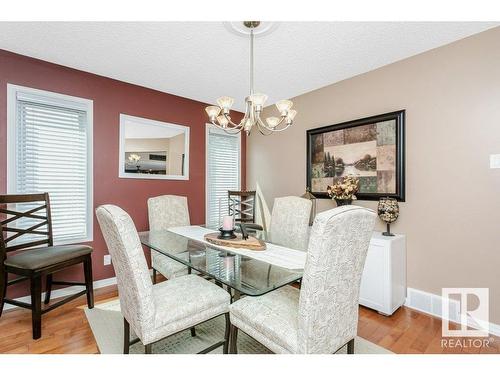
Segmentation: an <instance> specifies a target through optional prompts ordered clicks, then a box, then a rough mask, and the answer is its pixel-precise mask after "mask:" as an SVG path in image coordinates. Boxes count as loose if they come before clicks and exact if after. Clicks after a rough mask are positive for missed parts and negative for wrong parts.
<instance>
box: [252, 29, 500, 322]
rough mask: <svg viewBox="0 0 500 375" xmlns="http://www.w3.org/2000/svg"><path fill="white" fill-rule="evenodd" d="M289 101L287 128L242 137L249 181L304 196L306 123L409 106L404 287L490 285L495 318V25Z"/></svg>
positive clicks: (402, 222)
mask: <svg viewBox="0 0 500 375" xmlns="http://www.w3.org/2000/svg"><path fill="white" fill-rule="evenodd" d="M293 79H300V77H293ZM293 101H294V106H295V109H297V110H298V112H299V113H298V115H297V117H296V123H295V124H294V125H293V127H292V128H290V129H288V130H287V131H285V132H283V133H279V134H275V135H272V136H268V137H264V136H261V135H260V134H258V132H256V131H254V132H253V133H252V134H251V136H250V137H249V138H248V147H247V187H249V188H253V187H254V186H255V182H256V181H258V182H259V184H260V185H261V187H262V189H263V192H264V194H265V196H266V199H267V200H268V203H271V202H272V200H273V199H274V198H275V197H277V196H283V195H290V194H291V195H300V194H302V193H303V192H304V187H305V185H306V169H305V165H306V130H307V129H310V128H316V127H319V126H324V125H330V124H335V123H339V122H343V121H348V120H354V119H357V118H362V117H367V116H372V115H377V114H381V113H385V112H390V111H395V110H400V109H406V153H407V159H406V174H407V177H406V202H405V203H401V205H400V206H401V214H400V218H399V220H398V221H397V222H396V223H395V224H394V225H393V229H394V231H396V232H400V233H405V234H406V235H407V240H408V242H407V250H408V267H407V268H408V286H409V287H411V288H416V289H420V290H424V291H427V292H431V293H435V294H440V292H441V290H440V288H442V287H489V288H490V306H491V307H490V320H491V321H493V322H495V323H497V324H498V323H500V276H499V275H500V169H489V155H490V154H495V153H500V28H496V29H493V30H489V31H486V32H484V33H481V34H478V35H475V36H472V37H470V38H467V39H463V40H461V41H458V42H455V43H453V44H450V45H447V46H444V47H441V48H438V49H435V50H432V51H429V52H426V53H423V54H421V55H418V56H415V57H412V58H409V59H406V60H403V61H400V62H397V63H394V64H391V65H387V66H385V67H382V68H380V69H377V70H374V71H371V72H369V73H366V74H363V75H360V76H357V77H354V78H351V79H348V80H345V81H342V82H339V83H336V84H333V85H330V86H327V87H324V88H322V89H319V90H316V91H313V92H310V93H307V94H304V95H301V96H299V97H297V98H294V99H293ZM272 110H273V112H274V113H275V109H274V108H273V109H272ZM318 203H319V204H318V208H319V210H324V209H327V208H330V207H333V204H332V203H331V202H330V201H327V200H322V201H319V202H318ZM356 204H362V205H365V206H368V207H371V208H375V207H376V202H359V203H356ZM378 228H379V229H381V228H382V223H381V222H379V223H378Z"/></svg>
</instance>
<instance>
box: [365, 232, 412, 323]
mask: <svg viewBox="0 0 500 375" xmlns="http://www.w3.org/2000/svg"><path fill="white" fill-rule="evenodd" d="M405 298H406V237H405V236H404V235H402V234H396V235H394V236H393V237H389V236H383V235H382V233H380V232H373V236H372V239H371V241H370V247H369V249H368V254H367V256H366V263H365V268H364V270H363V277H362V279H361V291H360V296H359V303H360V305H363V306H366V307H369V308H371V309H374V310H377V311H378V312H379V313H381V314H384V315H392V314H393V313H394V312H395V311H396V310H397V309H398V308H399V307H400V306H402V305H403V304H404V302H405Z"/></svg>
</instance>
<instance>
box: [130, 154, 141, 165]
mask: <svg viewBox="0 0 500 375" xmlns="http://www.w3.org/2000/svg"><path fill="white" fill-rule="evenodd" d="M128 160H129V161H131V162H132V163H138V162H139V160H141V156H140V155H137V154H130V155H129V157H128Z"/></svg>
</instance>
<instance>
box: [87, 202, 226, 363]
mask: <svg viewBox="0 0 500 375" xmlns="http://www.w3.org/2000/svg"><path fill="white" fill-rule="evenodd" d="M96 215H97V220H98V222H99V225H100V227H101V231H102V234H103V236H104V239H105V241H106V245H107V246H108V249H109V252H110V254H111V256H112V258H113V267H114V269H115V273H116V278H117V284H118V296H119V299H120V308H121V312H122V315H123V318H124V342H123V343H124V346H123V352H124V353H125V354H127V353H128V352H129V346H130V344H131V343H134V342H136V341H137V340H136V341H132V342H130V327H132V329H133V331H134V332H135V334H136V335H137V337H138V340H140V341H141V342H142V343H143V344H144V345H145V352H146V354H150V353H151V351H152V348H151V346H152V344H153V343H155V342H157V341H159V340H162V339H164V338H166V337H168V336H170V335H173V334H175V333H177V332H181V331H183V330H186V329H188V328H191V327H194V326H195V325H197V324H199V323H202V322H205V321H207V320H210V319H213V318H215V317H218V316H220V315H225V318H226V333H225V336H224V340H222V341H220V342H217V343H216V344H214V345H212V346H210V347H209V348H207V349H205V350H203V351H201V352H200V353H207V352H209V351H211V350H213V349H215V348H217V347H219V346H222V345H223V346H224V353H227V348H228V336H229V316H228V315H229V314H228V309H229V299H230V296H229V294H228V293H227V292H226V291H225V290H224V289H222V288H220V287H218V286H216V285H215V284H213V283H211V282H210V281H207V280H205V279H203V278H202V277H200V276H197V275H185V276H179V277H176V278H174V279H171V280H167V281H165V282H162V283H158V284H153V283H152V281H151V278H150V277H149V270H148V266H147V263H146V257H145V256H144V252H143V250H142V246H141V242H140V240H139V235H138V233H137V230H136V228H135V225H134V223H133V221H132V219H131V218H130V216H129V215H128V214H127V213H126V212H125V211H124V210H122V209H121V208H120V207H117V206H114V205H104V206H100V207H98V208H97V210H96Z"/></svg>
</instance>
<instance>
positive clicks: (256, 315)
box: [229, 286, 300, 353]
mask: <svg viewBox="0 0 500 375" xmlns="http://www.w3.org/2000/svg"><path fill="white" fill-rule="evenodd" d="M299 295H300V291H299V289H297V288H293V287H291V286H286V287H283V288H280V289H277V290H275V291H273V292H271V293H267V294H264V295H263V296H259V297H244V298H242V299H240V300H238V301H236V302H234V303H233V304H232V305H231V306H230V308H229V312H230V315H231V323H232V324H233V325H235V326H236V327H238V328H239V329H241V330H242V331H243V332H245V333H246V334H248V335H249V336H251V337H253V338H254V339H256V340H257V341H259V342H260V343H261V344H262V345H264V346H266V347H267V348H268V349H270V350H271V351H273V352H275V353H297V335H298V312H299Z"/></svg>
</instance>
